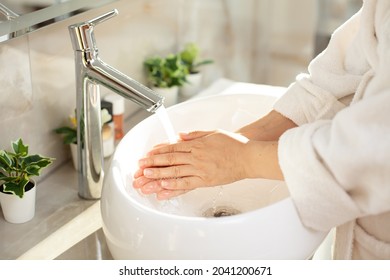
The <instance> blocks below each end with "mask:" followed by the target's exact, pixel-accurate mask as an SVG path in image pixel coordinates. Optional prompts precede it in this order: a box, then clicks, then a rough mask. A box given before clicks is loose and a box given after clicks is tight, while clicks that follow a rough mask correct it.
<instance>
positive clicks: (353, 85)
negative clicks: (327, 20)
mask: <svg viewBox="0 0 390 280" xmlns="http://www.w3.org/2000/svg"><path fill="white" fill-rule="evenodd" d="M361 13H362V11H359V12H358V13H357V14H356V15H355V16H353V17H352V18H351V19H350V20H348V21H347V22H346V23H345V24H344V25H342V26H341V27H340V28H339V29H337V30H336V31H335V32H334V33H333V34H332V37H331V40H330V42H329V45H328V47H327V48H326V50H325V51H323V52H322V53H321V54H320V55H318V56H317V57H316V58H315V59H313V60H312V61H311V63H310V64H309V67H308V71H309V73H308V74H300V75H298V76H297V79H296V81H295V83H293V84H291V85H290V86H289V87H288V89H287V91H286V93H285V94H284V95H283V97H282V98H280V99H279V100H278V101H277V102H276V104H275V105H274V109H275V110H276V111H278V112H280V113H281V114H282V115H285V116H286V117H288V118H289V119H291V120H293V121H294V122H295V123H296V124H297V125H302V124H305V123H309V122H313V121H316V120H320V119H331V118H333V117H334V115H335V114H336V113H337V112H338V111H340V110H341V109H343V108H345V106H346V105H348V103H349V101H350V99H351V98H350V97H351V96H352V95H353V94H354V93H355V92H356V90H357V88H358V86H359V84H360V82H361V80H362V78H363V76H364V75H365V74H366V73H367V71H369V69H370V65H369V62H368V61H367V59H366V56H365V55H364V51H365V50H364V49H363V46H362V45H361V44H359V43H358V42H356V41H358V40H359V39H360V40H361V38H359V37H362V36H364V35H365V34H361V33H359V32H358V28H359V25H360V19H361ZM358 33H359V34H358Z"/></svg>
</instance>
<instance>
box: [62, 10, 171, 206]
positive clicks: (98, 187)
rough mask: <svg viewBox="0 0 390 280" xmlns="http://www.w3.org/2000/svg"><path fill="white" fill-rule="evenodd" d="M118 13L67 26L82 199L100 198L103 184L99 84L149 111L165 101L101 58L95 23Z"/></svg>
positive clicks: (80, 194) (153, 110) (112, 12)
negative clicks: (72, 62)
mask: <svg viewBox="0 0 390 280" xmlns="http://www.w3.org/2000/svg"><path fill="white" fill-rule="evenodd" d="M117 14H118V11H117V10H113V11H111V12H109V13H106V14H104V15H102V16H99V17H97V18H94V19H92V20H90V21H86V22H82V23H78V24H74V25H71V26H69V33H70V37H71V40H72V45H73V49H74V53H75V67H76V107H77V108H76V117H77V144H78V145H77V147H78V150H77V155H78V166H79V171H78V172H79V196H80V197H82V198H84V199H99V198H100V197H101V191H102V186H103V178H104V170H103V168H104V163H103V152H102V136H101V129H102V125H101V115H100V114H101V111H100V88H99V86H100V85H102V86H104V87H106V88H108V89H110V90H112V91H113V92H115V93H117V94H119V95H121V96H122V97H124V98H126V99H129V100H130V101H132V102H134V103H136V104H138V105H139V106H141V107H142V108H143V109H145V110H147V111H149V112H155V111H156V110H157V109H158V108H159V107H160V106H162V105H163V102H164V98H163V97H162V96H160V95H158V94H156V93H154V92H153V91H152V90H151V89H149V88H147V87H146V86H144V85H142V84H141V83H139V82H137V81H136V80H134V79H132V78H130V77H128V76H126V75H125V74H123V73H121V72H120V71H118V70H117V69H115V68H113V67H112V66H110V65H108V64H106V63H104V62H103V61H102V60H101V59H100V57H99V55H98V48H97V45H96V41H95V37H94V32H93V31H94V26H96V25H97V24H99V23H101V22H103V21H106V20H107V19H109V18H111V17H113V16H115V15H117Z"/></svg>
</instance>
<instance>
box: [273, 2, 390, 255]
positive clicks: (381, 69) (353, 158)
mask: <svg viewBox="0 0 390 280" xmlns="http://www.w3.org/2000/svg"><path fill="white" fill-rule="evenodd" d="M308 70H309V74H301V75H299V76H298V77H297V80H296V82H295V83H293V84H292V85H291V86H290V87H289V88H288V90H287V92H286V93H285V94H284V95H283V96H282V97H281V98H280V99H279V100H278V101H277V102H276V104H275V105H274V109H275V110H276V111H278V112H280V113H281V114H283V115H284V116H286V117H288V118H290V119H291V120H293V121H294V122H295V123H296V124H298V125H299V126H298V127H297V128H294V129H290V130H288V131H287V132H286V133H284V134H283V135H282V137H281V138H280V140H279V151H278V152H279V160H280V166H281V169H282V171H283V174H284V177H285V180H286V183H287V185H288V187H289V190H290V193H291V196H292V198H293V201H294V203H295V206H296V208H297V210H298V212H299V215H300V217H301V219H302V222H303V223H304V224H305V225H306V226H307V227H309V228H313V229H315V230H320V231H328V230H330V229H332V228H334V227H337V228H336V239H335V240H336V241H335V246H334V255H333V257H334V258H335V259H390V1H389V0H366V1H364V3H363V7H362V9H361V10H360V11H359V12H358V13H357V14H356V15H355V16H353V17H352V18H351V19H350V20H348V21H347V22H346V23H345V24H343V25H342V26H341V27H340V28H338V29H337V30H336V31H335V32H334V33H333V35H332V38H331V41H330V43H329V46H328V48H327V49H326V50H325V51H324V52H323V53H322V54H320V55H319V56H318V57H316V58H315V59H314V60H313V61H312V62H311V63H310V65H309V68H308Z"/></svg>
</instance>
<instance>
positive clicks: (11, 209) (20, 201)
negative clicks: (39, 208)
mask: <svg viewBox="0 0 390 280" xmlns="http://www.w3.org/2000/svg"><path fill="white" fill-rule="evenodd" d="M32 183H33V184H34V186H33V187H32V188H31V189H30V190H28V191H26V192H25V194H24V196H23V198H20V197H19V196H16V195H13V194H9V193H3V192H0V203H1V209H2V210H3V215H4V218H5V220H6V221H7V222H10V223H13V224H21V223H25V222H28V221H30V220H32V218H34V216H35V197H36V184H35V182H34V181H32Z"/></svg>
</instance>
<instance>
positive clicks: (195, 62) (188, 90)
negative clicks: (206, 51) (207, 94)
mask: <svg viewBox="0 0 390 280" xmlns="http://www.w3.org/2000/svg"><path fill="white" fill-rule="evenodd" d="M179 55H180V58H181V60H182V61H183V63H184V65H185V66H186V67H187V69H188V70H187V71H188V73H189V75H188V76H187V83H186V84H185V85H184V86H183V87H182V88H181V94H182V95H183V96H187V97H189V96H193V95H194V94H196V93H198V91H199V87H200V84H201V81H202V73H201V72H200V70H199V67H200V66H203V65H206V64H211V63H213V62H214V61H213V60H211V59H205V60H199V55H200V50H199V47H198V45H197V44H195V43H187V44H186V45H185V46H184V49H183V50H182V51H181V52H180V54H179Z"/></svg>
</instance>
